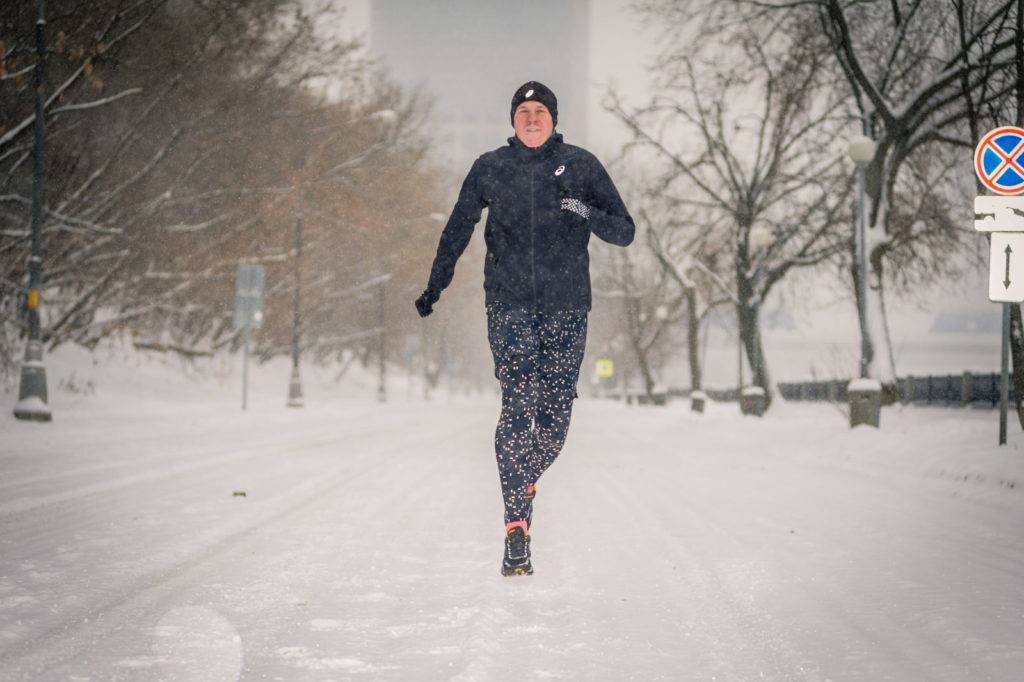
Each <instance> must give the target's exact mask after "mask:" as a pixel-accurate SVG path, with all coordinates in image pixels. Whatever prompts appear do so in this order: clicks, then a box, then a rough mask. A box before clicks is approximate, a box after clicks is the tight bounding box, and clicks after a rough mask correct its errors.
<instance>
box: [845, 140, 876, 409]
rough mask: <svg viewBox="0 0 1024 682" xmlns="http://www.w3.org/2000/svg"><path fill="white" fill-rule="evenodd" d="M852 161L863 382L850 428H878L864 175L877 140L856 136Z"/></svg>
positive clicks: (850, 390) (854, 388)
mask: <svg viewBox="0 0 1024 682" xmlns="http://www.w3.org/2000/svg"><path fill="white" fill-rule="evenodd" d="M848 153H849V155H850V159H851V160H852V161H853V162H854V163H855V164H856V165H857V220H856V233H855V235H854V244H855V245H856V246H855V248H856V255H857V317H858V319H859V322H860V379H858V380H857V381H852V382H850V385H849V386H848V387H847V400H848V401H849V407H850V427H851V428H852V427H854V426H858V425H859V424H867V425H869V426H874V427H877V426H878V424H879V421H880V417H881V399H882V391H881V386H880V385H878V384H877V382H872V381H871V380H870V379H869V378H868V353H869V352H870V348H869V339H868V327H867V323H868V311H867V236H866V233H867V217H866V216H865V210H864V184H865V181H864V175H865V169H866V167H867V165H868V163H870V162H871V160H872V159H873V158H874V157H875V143H874V140H872V139H871V138H869V137H867V136H865V135H857V136H856V137H854V138H853V139H852V140H850V145H849V149H848Z"/></svg>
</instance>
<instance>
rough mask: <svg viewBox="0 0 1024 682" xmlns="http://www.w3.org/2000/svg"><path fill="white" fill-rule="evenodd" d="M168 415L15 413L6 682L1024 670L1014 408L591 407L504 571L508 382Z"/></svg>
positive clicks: (4, 514)
mask: <svg viewBox="0 0 1024 682" xmlns="http://www.w3.org/2000/svg"><path fill="white" fill-rule="evenodd" d="M144 408H146V406H145V405H143V407H140V408H139V409H135V410H132V409H130V408H129V407H125V408H124V411H123V412H121V413H119V412H118V411H117V410H112V409H109V408H107V407H104V409H84V408H83V409H79V410H72V411H68V412H67V413H65V414H61V415H60V416H59V419H60V421H59V422H55V423H54V424H52V425H49V426H40V425H33V424H22V423H17V422H15V421H14V420H13V419H11V418H10V417H9V416H8V417H4V418H3V419H4V421H2V423H0V443H2V445H0V472H2V476H0V671H2V673H0V677H2V678H3V679H5V680H6V679H12V680H21V679H75V680H84V679H90V680H108V679H124V680H149V679H190V680H217V679H235V677H236V676H239V675H240V676H241V678H242V679H281V680H293V679H301V680H305V679H316V680H326V679H395V680H411V679H415V680H419V679H423V680H434V679H459V680H495V679H497V680H504V679H508V680H523V679H543V678H568V679H584V680H623V679H636V680H655V679H687V680H688V679H693V680H710V679H717V680H749V679H762V678H764V679H775V680H826V679H831V680H888V679H891V680H988V679H991V680H1017V679H1021V674H1022V673H1021V671H1024V465H1022V462H1024V438H1022V437H1021V436H1020V434H1019V433H1017V432H1016V431H1017V430H1016V429H1014V428H1013V425H1012V424H1011V431H1012V433H1011V443H1010V445H1009V446H1008V447H1006V448H1001V449H1000V448H997V447H996V446H995V445H994V441H995V436H996V433H995V418H996V417H995V413H994V412H990V411H961V410H944V409H914V408H906V409H890V410H886V412H885V413H884V415H883V420H884V423H883V429H881V430H879V431H873V430H868V429H863V428H861V429H857V430H855V431H851V430H849V429H848V428H846V426H845V425H844V423H843V421H842V417H841V416H840V415H839V414H838V412H837V411H835V410H834V409H833V408H830V407H828V406H814V405H785V404H780V405H778V406H777V408H776V409H775V410H773V412H772V413H771V414H770V416H769V417H768V418H765V419H763V420H758V419H755V418H747V419H744V418H742V417H740V416H739V415H738V414H737V413H736V408H735V405H718V404H712V405H711V406H710V410H709V412H708V413H707V414H705V415H703V416H699V415H694V414H691V413H689V412H688V411H687V409H686V406H685V405H684V404H681V403H678V404H674V405H672V406H669V407H668V408H663V409H659V408H644V409H640V408H628V407H625V406H622V405H618V404H612V403H603V402H597V401H587V400H582V401H580V402H579V403H578V406H577V410H576V416H575V419H574V422H573V425H572V430H571V432H570V436H569V443H568V445H567V447H566V450H565V452H564V454H563V456H562V458H561V459H560V460H559V461H558V462H557V463H556V464H555V466H554V467H553V468H552V469H551V471H550V472H549V474H548V475H547V476H545V478H544V479H543V480H542V481H541V484H540V486H539V493H538V498H537V502H536V512H535V521H534V529H533V543H532V544H533V551H534V566H535V569H536V574H535V575H534V576H531V577H520V578H514V579H505V578H502V577H501V576H500V575H499V573H498V568H499V562H500V556H501V531H502V528H501V525H500V524H501V504H500V498H499V492H498V484H497V477H496V472H495V465H494V461H493V453H492V445H491V441H492V438H493V423H494V419H495V417H496V411H497V405H496V399H493V398H491V397H485V398H479V399H472V400H471V399H467V398H460V399H455V400H447V399H444V400H439V401H434V402H416V401H409V400H399V401H396V402H395V403H394V404H390V405H388V406H387V407H382V406H380V405H378V404H377V403H375V402H371V401H367V400H355V399H353V400H347V401H336V402H334V403H331V404H327V405H321V406H316V405H312V406H310V407H308V408H306V409H305V410H301V411H294V410H293V411H286V410H285V409H284V408H281V407H280V406H278V405H276V404H275V405H273V406H267V407H263V408H260V409H256V410H253V411H251V412H249V413H247V414H244V415H242V414H238V413H237V412H230V414H227V413H228V412H229V410H228V409H227V408H226V407H225V406H223V405H218V406H217V407H216V409H211V408H210V406H205V405H201V404H194V405H191V406H188V407H181V408H179V409H175V410H174V411H173V412H172V413H168V412H166V411H162V410H159V409H148V408H146V409H144ZM236 409H237V408H236ZM243 491H244V493H245V496H244V497H243V496H241V495H236V494H235V493H236V492H243Z"/></svg>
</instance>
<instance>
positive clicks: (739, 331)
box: [736, 301, 743, 400]
mask: <svg viewBox="0 0 1024 682" xmlns="http://www.w3.org/2000/svg"><path fill="white" fill-rule="evenodd" d="M736 350H737V359H738V360H739V384H738V386H737V388H736V399H737V400H739V396H740V395H741V394H742V393H743V324H742V323H741V322H740V304H739V301H737V302H736Z"/></svg>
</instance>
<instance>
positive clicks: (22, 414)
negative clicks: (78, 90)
mask: <svg viewBox="0 0 1024 682" xmlns="http://www.w3.org/2000/svg"><path fill="white" fill-rule="evenodd" d="M37 7H38V10H39V18H38V19H37V20H36V57H37V59H36V68H35V86H36V88H35V89H36V118H35V128H34V130H35V139H34V142H33V153H32V157H33V163H32V255H31V257H30V258H29V263H28V273H29V274H28V325H29V336H28V343H27V344H26V346H25V364H23V365H22V366H21V384H20V386H19V389H18V402H17V404H16V405H15V406H14V416H15V417H16V418H17V419H22V420H29V421H40V422H48V421H50V420H51V419H53V415H52V414H50V408H49V406H48V405H47V400H48V397H47V392H46V366H45V365H44V364H43V342H42V340H41V338H40V333H39V305H40V295H39V292H40V289H42V283H43V258H42V208H43V133H44V130H45V128H44V121H43V118H44V113H45V112H44V110H43V108H44V102H43V88H44V83H45V78H46V73H45V68H46V7H45V2H44V0H38V2H37Z"/></svg>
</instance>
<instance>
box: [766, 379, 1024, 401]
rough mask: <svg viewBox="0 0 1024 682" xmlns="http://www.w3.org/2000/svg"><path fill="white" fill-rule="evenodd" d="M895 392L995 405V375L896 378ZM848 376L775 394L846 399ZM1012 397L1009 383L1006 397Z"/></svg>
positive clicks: (782, 387)
mask: <svg viewBox="0 0 1024 682" xmlns="http://www.w3.org/2000/svg"><path fill="white" fill-rule="evenodd" d="M896 382H897V393H898V398H899V401H900V402H901V403H920V404H927V405H935V404H940V405H976V406H986V405H987V406H990V407H995V406H996V405H998V404H999V374H995V373H990V374H976V373H973V372H964V373H963V374H960V375H956V374H948V375H934V376H924V377H915V376H907V377H903V378H898V379H897V380H896ZM848 383H849V379H830V380H828V381H810V382H804V383H785V384H783V383H780V384H779V385H778V386H779V393H780V394H781V395H782V397H783V398H784V399H786V400H806V401H820V400H827V401H832V402H846V400H847V395H846V385H847V384H848ZM1013 398H1014V390H1013V385H1012V384H1011V385H1010V399H1011V400H1013Z"/></svg>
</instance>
